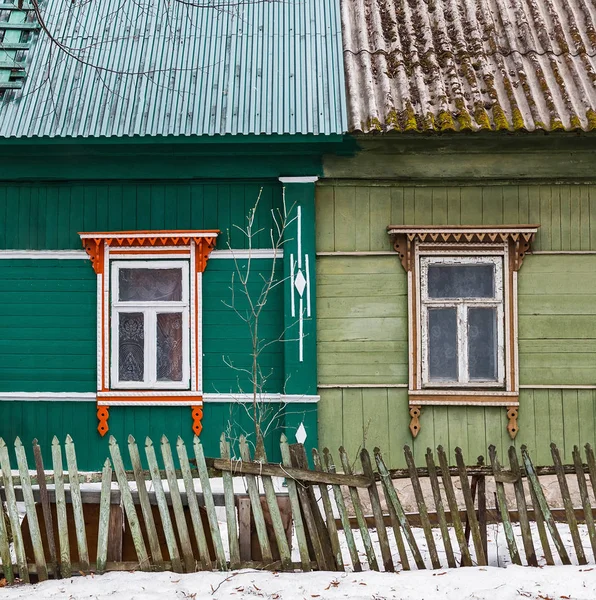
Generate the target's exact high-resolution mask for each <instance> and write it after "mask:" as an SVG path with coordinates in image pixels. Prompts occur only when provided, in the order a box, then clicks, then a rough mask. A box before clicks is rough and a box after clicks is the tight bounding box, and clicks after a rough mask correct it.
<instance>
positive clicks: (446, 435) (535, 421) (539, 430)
mask: <svg viewBox="0 0 596 600" xmlns="http://www.w3.org/2000/svg"><path fill="white" fill-rule="evenodd" d="M320 394H321V401H320V403H319V444H320V446H321V447H329V448H331V449H335V451H336V450H337V448H338V447H339V446H340V445H342V444H343V445H344V446H345V447H346V449H347V450H348V453H349V454H350V456H354V455H355V453H356V451H357V450H358V448H359V447H362V446H365V447H367V448H369V450H372V449H373V448H374V447H375V446H379V447H380V448H381V449H382V450H383V451H384V453H385V454H386V455H387V456H388V457H389V463H390V464H391V465H392V467H395V468H397V467H404V466H405V461H404V456H403V447H404V445H405V444H408V445H410V446H411V447H412V448H413V450H414V456H415V458H416V460H417V461H419V462H420V463H421V464H424V454H425V453H426V449H427V448H428V447H430V448H435V447H436V446H437V445H439V444H442V445H443V446H444V447H445V449H446V450H448V451H449V457H450V460H451V462H455V458H454V450H455V448H456V447H458V446H459V447H460V448H462V450H463V451H464V455H465V457H466V462H468V463H470V464H473V463H475V462H476V458H477V457H478V456H480V455H482V456H484V457H485V458H486V456H487V447H488V445H489V444H494V445H495V446H496V448H497V452H498V453H499V456H506V451H507V448H508V447H509V446H510V445H511V444H513V445H515V446H517V447H518V448H519V447H520V446H521V445H522V444H526V445H527V446H528V448H530V450H531V452H532V457H533V458H534V460H535V463H536V464H540V465H543V464H552V459H551V454H550V443H551V441H552V442H555V443H556V444H557V446H558V447H559V448H560V449H561V453H562V454H564V460H565V461H566V462H568V463H571V462H572V460H573V457H572V454H571V453H572V451H573V446H574V445H575V444H578V445H579V444H584V443H586V442H590V443H591V444H592V445H593V444H594V442H595V440H596V430H595V429H596V428H595V424H596V391H594V390H552V389H551V390H522V391H521V394H520V403H521V408H520V412H519V420H518V424H519V433H518V435H517V437H516V438H515V441H514V442H512V441H511V439H510V438H509V435H508V434H507V430H506V428H507V416H506V414H505V409H504V408H493V407H489V408H483V407H481V406H471V407H464V406H433V407H424V408H423V409H422V417H421V421H420V422H421V425H422V427H421V430H420V433H419V434H418V436H417V437H416V438H415V439H413V438H412V436H411V435H410V431H409V429H408V425H409V422H410V418H409V416H408V393H407V390H405V389H390V388H389V389H362V388H359V389H343V390H339V389H326V390H320Z"/></svg>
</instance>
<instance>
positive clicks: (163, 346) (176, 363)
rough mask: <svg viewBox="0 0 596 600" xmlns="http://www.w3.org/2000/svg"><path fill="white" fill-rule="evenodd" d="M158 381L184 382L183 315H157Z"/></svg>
mask: <svg viewBox="0 0 596 600" xmlns="http://www.w3.org/2000/svg"><path fill="white" fill-rule="evenodd" d="M157 381H182V314H181V313H167V314H163V313H162V314H158V315H157Z"/></svg>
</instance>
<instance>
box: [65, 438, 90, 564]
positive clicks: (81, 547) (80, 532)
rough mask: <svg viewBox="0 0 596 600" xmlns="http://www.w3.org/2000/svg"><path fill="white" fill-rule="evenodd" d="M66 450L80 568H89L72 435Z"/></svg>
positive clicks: (68, 439) (67, 439)
mask: <svg viewBox="0 0 596 600" xmlns="http://www.w3.org/2000/svg"><path fill="white" fill-rule="evenodd" d="M64 452H65V454H66V464H67V466H68V475H69V477H70V501H71V503H72V511H73V513H74V521H75V526H76V537H77V550H78V553H79V570H80V571H88V570H89V550H88V549H87V532H86V530H85V515H84V514H83V501H82V499H81V487H80V483H79V478H78V474H79V470H78V468H77V457H76V453H75V447H74V443H73V441H72V438H71V437H70V435H67V436H66V441H65V443H64Z"/></svg>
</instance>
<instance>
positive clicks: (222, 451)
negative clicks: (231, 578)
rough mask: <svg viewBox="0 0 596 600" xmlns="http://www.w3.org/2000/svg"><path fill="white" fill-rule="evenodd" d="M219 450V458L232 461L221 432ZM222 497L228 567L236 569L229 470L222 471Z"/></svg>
mask: <svg viewBox="0 0 596 600" xmlns="http://www.w3.org/2000/svg"><path fill="white" fill-rule="evenodd" d="M219 450H220V454H221V458H222V459H223V460H227V461H229V462H230V464H231V462H232V458H231V453H230V444H229V443H228V442H227V440H226V436H225V434H224V433H222V434H221V438H220V441H219ZM222 479H223V486H224V498H225V504H226V523H227V526H228V545H229V548H230V569H237V568H238V565H239V564H240V546H239V540H238V534H237V533H236V527H237V526H236V510H235V506H234V482H233V480H232V474H231V473H230V471H223V472H222Z"/></svg>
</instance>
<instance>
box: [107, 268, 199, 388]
mask: <svg viewBox="0 0 596 600" xmlns="http://www.w3.org/2000/svg"><path fill="white" fill-rule="evenodd" d="M111 275H112V298H111V303H112V309H111V310H112V313H111V326H112V349H111V387H112V388H123V389H126V388H129V389H141V388H143V389H145V388H146V389H188V387H189V373H190V369H189V330H190V325H189V276H188V262H180V261H178V262H174V261H157V260H156V261H113V262H112V274H111Z"/></svg>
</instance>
